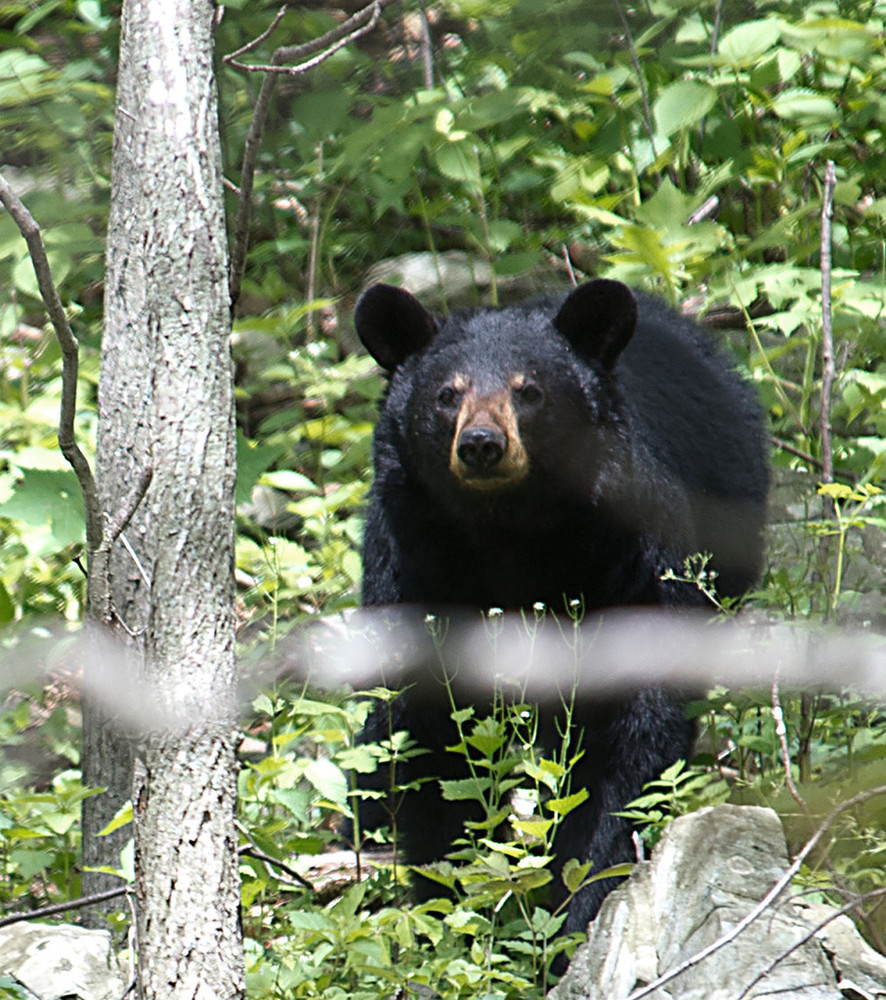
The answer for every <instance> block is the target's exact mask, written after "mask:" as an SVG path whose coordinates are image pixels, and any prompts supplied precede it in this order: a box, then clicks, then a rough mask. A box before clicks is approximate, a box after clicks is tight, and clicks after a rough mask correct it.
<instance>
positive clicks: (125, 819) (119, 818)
mask: <svg viewBox="0 0 886 1000" xmlns="http://www.w3.org/2000/svg"><path fill="white" fill-rule="evenodd" d="M131 822H132V803H131V802H127V803H125V804H124V805H122V806H121V807H120V808H119V809H118V810H117V814H116V815H115V816H114V818H113V819H112V820H111V822H110V823H108V825H107V826H106V827H104V829H102V830H99V832H98V835H99V836H100V837H107V835H108V834H109V833H113V832H114V831H115V830H119V829H120V828H121V827H123V826H126V824H127V823H131Z"/></svg>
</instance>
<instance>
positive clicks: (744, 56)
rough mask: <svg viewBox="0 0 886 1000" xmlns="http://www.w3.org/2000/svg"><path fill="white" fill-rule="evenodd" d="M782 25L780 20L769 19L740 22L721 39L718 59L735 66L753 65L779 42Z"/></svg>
mask: <svg viewBox="0 0 886 1000" xmlns="http://www.w3.org/2000/svg"><path fill="white" fill-rule="evenodd" d="M781 27H782V26H781V22H780V21H776V20H768V19H767V20H763V21H748V22H746V23H745V24H739V25H738V26H737V27H735V28H733V29H732V30H731V31H729V32H727V33H726V34H725V35H724V36H723V38H721V39H720V44H719V45H718V46H717V57H718V59H717V60H716V61H718V62H720V63H721V64H722V63H725V64H726V65H728V66H732V67H733V68H738V67H741V66H751V65H753V64H754V63H755V62H757V60H758V59H759V58H760V56H762V55H763V54H764V53H766V52H768V51H769V50H770V49H771V48H773V47H774V46H775V45H776V44H777V43H778V41H779V39H780V38H781Z"/></svg>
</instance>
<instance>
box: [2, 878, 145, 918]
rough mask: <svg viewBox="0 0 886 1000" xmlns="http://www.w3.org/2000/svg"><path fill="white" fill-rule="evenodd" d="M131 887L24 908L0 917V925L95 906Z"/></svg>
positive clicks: (124, 886)
mask: <svg viewBox="0 0 886 1000" xmlns="http://www.w3.org/2000/svg"><path fill="white" fill-rule="evenodd" d="M131 889H132V886H129V885H121V886H119V887H118V888H116V889H106V890H105V891H104V892H94V893H92V895H90V896H81V897H80V898H79V899H69V900H67V901H66V902H64V903H53V904H52V905H51V906H41V907H40V908H39V909H37V910H26V911H25V912H24V913H13V914H12V916H9V917H0V927H8V926H9V925H10V924H18V923H21V922H22V921H23V920H42V919H43V918H44V917H51V916H54V915H55V914H56V913H67V911H68V910H80V909H82V908H83V907H84V906H95V904H96V903H103V902H104V901H105V900H106V899H116V898H117V897H118V896H125V895H126V893H128V892H129V891H130V890H131Z"/></svg>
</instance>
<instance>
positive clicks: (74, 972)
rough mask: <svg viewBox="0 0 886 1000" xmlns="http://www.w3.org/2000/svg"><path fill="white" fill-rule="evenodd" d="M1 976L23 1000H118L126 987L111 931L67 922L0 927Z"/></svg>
mask: <svg viewBox="0 0 886 1000" xmlns="http://www.w3.org/2000/svg"><path fill="white" fill-rule="evenodd" d="M3 976H9V977H11V978H13V979H14V980H15V981H16V982H17V983H18V985H19V986H20V987H21V988H22V989H23V991H24V993H25V996H26V997H27V998H28V1000H32V998H33V1000H120V997H122V996H123V991H124V990H125V989H126V983H125V982H124V978H123V975H122V973H121V970H120V967H119V965H118V963H117V957H116V955H115V954H114V952H113V950H112V948H111V935H110V933H109V932H108V931H103V930H88V929H87V928H85V927H76V926H73V925H71V924H37V923H33V924H32V923H21V924H12V925H10V926H9V927H4V928H2V929H0V979H2V977H3Z"/></svg>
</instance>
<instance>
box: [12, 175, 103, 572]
mask: <svg viewBox="0 0 886 1000" xmlns="http://www.w3.org/2000/svg"><path fill="white" fill-rule="evenodd" d="M0 202H2V203H3V205H4V207H5V208H6V211H7V212H9V214H10V215H11V216H12V219H13V221H14V222H15V224H16V225H17V226H18V228H19V231H20V232H21V234H22V236H23V237H24V239H25V243H27V245H28V253H29V254H30V256H31V263H32V264H33V266H34V273H35V274H36V276H37V286H38V287H39V289H40V295H41V297H42V298H43V305H44V306H45V308H46V311H47V313H49V319H50V321H51V322H52V326H53V329H54V330H55V335H56V337H57V338H58V342H59V345H60V346H61V349H62V402H61V413H60V414H59V426H58V446H59V448H60V449H61V453H62V454H63V455H64V456H65V458H66V459H67V461H68V463H69V465H70V466H71V468H72V469H73V470H74V472H75V473H76V475H77V481H78V482H79V484H80V490H81V491H82V493H83V507H84V510H85V512H86V544H87V549H88V551H89V552H92V551H93V550H94V549H95V548H97V547H98V545H99V544H100V543H101V539H102V517H101V507H100V505H99V502H98V493H97V492H96V488H95V479H94V478H93V475H92V469H91V468H90V467H89V462H88V461H87V460H86V456H85V455H84V454H83V452H82V451H81V450H80V446H79V445H78V444H77V441H76V439H75V437H74V416H75V413H76V409H77V369H78V365H79V346H78V344H77V339H76V337H75V336H74V334H73V332H72V330H71V327H70V324H69V323H68V317H67V316H66V315H65V309H64V306H63V305H62V300H61V298H60V296H59V294H58V289H57V288H56V287H55V282H54V281H53V280H52V271H51V269H50V267H49V260H48V259H47V256H46V247H45V246H44V245H43V237H42V235H41V233H40V227H39V226H38V225H37V223H36V221H35V220H34V217H33V216H32V215H31V213H30V212H29V211H28V210H27V209H26V208H25V206H24V204H22V201H21V199H20V198H19V197H18V195H17V194H16V193H15V192H14V191H13V190H12V188H11V187H10V186H9V182H8V181H7V180H6V178H5V177H3V176H2V174H0Z"/></svg>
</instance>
